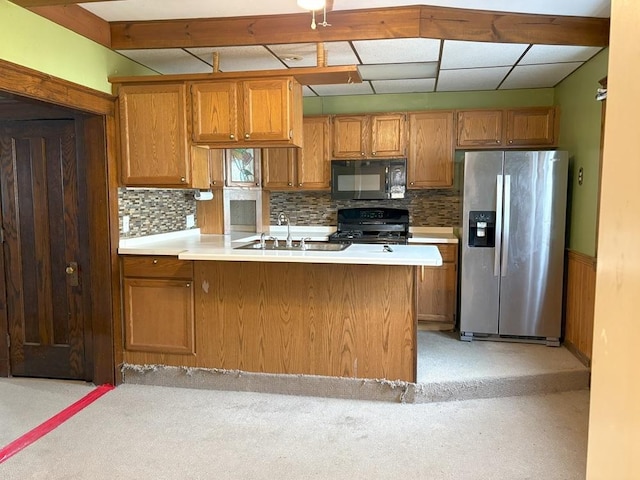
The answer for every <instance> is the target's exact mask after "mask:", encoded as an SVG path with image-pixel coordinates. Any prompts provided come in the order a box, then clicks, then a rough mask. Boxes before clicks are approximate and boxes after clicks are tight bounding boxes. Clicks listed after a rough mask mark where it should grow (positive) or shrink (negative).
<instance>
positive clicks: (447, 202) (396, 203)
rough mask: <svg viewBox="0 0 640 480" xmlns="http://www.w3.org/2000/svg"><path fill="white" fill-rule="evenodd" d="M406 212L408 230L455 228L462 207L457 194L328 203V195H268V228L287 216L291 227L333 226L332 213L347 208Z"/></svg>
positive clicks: (418, 194)
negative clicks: (414, 228) (373, 208)
mask: <svg viewBox="0 0 640 480" xmlns="http://www.w3.org/2000/svg"><path fill="white" fill-rule="evenodd" d="M376 206H384V207H390V208H407V209H408V210H409V215H410V222H411V225H412V226H428V227H458V226H460V217H461V209H462V206H461V204H460V194H459V192H458V191H457V190H452V189H446V190H445V189H443V190H409V191H408V193H407V198H404V199H401V200H386V201H384V202H379V201H374V200H349V201H344V200H332V199H331V194H330V193H329V192H292V193H286V192H271V209H270V210H271V212H270V218H271V224H272V225H273V224H276V223H277V218H278V213H279V212H287V213H288V214H289V218H290V219H291V223H292V225H335V224H336V223H337V218H336V210H337V209H339V208H347V207H376Z"/></svg>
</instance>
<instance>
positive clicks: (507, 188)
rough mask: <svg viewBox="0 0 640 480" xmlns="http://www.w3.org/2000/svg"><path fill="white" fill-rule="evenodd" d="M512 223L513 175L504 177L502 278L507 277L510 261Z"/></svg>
mask: <svg viewBox="0 0 640 480" xmlns="http://www.w3.org/2000/svg"><path fill="white" fill-rule="evenodd" d="M510 222H511V175H505V176H504V241H503V245H502V276H503V277H506V276H507V262H508V260H509V223H510Z"/></svg>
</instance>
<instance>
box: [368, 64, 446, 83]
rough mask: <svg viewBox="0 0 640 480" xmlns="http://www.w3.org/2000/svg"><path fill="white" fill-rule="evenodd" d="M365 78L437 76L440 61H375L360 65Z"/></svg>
mask: <svg viewBox="0 0 640 480" xmlns="http://www.w3.org/2000/svg"><path fill="white" fill-rule="evenodd" d="M358 71H359V72H360V77H361V78H362V79H363V80H404V79H408V78H436V76H437V75H438V62H422V63H375V64H369V65H360V66H358Z"/></svg>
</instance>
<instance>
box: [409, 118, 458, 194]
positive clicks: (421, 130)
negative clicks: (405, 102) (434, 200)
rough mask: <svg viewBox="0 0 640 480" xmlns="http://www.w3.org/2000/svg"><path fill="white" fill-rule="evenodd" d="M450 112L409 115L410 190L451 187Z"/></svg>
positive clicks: (451, 136) (451, 124) (451, 123)
mask: <svg viewBox="0 0 640 480" xmlns="http://www.w3.org/2000/svg"><path fill="white" fill-rule="evenodd" d="M453 159H454V144H453V112H452V111H446V112H424V113H412V114H410V115H409V158H408V159H407V177H408V178H407V183H408V187H409V188H429V187H439V188H441V187H451V186H452V185H453Z"/></svg>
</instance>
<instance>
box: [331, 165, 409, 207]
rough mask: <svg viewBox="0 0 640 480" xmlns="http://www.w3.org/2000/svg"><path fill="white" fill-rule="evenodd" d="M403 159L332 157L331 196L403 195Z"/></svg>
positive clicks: (339, 198)
mask: <svg viewBox="0 0 640 480" xmlns="http://www.w3.org/2000/svg"><path fill="white" fill-rule="evenodd" d="M406 190H407V160H406V159H405V158H396V159H389V160H378V159H371V160H332V161H331V198H333V199H335V200H381V199H382V200H384V199H393V198H404V196H405V192H406Z"/></svg>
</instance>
